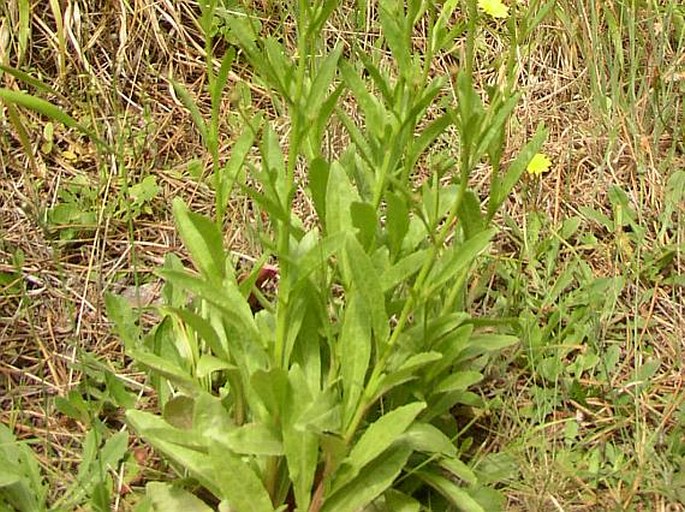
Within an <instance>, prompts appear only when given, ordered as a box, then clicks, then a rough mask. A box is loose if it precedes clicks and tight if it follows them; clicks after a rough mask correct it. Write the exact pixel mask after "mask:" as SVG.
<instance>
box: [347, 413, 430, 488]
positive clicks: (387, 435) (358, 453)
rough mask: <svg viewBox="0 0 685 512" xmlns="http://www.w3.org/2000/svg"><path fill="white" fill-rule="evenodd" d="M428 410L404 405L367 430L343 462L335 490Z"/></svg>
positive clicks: (381, 418) (382, 417)
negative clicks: (421, 413) (424, 410)
mask: <svg viewBox="0 0 685 512" xmlns="http://www.w3.org/2000/svg"><path fill="white" fill-rule="evenodd" d="M425 408H426V404H425V403H424V402H415V403H412V404H408V405H404V406H401V407H398V408H397V409H394V410H392V411H390V412H389V413H387V414H385V415H383V416H381V417H380V418H379V419H378V420H376V421H375V422H374V423H372V424H371V426H369V428H367V429H366V431H365V432H364V434H362V437H361V438H360V439H359V441H357V443H356V444H355V445H354V447H353V448H352V451H350V454H349V456H348V457H347V458H346V459H345V461H344V462H343V466H342V468H341V476H340V477H339V478H336V481H335V483H334V489H338V488H340V486H341V485H344V484H345V483H347V482H348V481H349V480H351V479H352V478H354V477H355V476H356V475H357V474H358V473H359V471H361V469H362V468H363V467H364V466H366V465H367V464H369V463H370V462H371V461H372V460H374V459H375V458H376V457H378V456H379V455H380V454H381V453H382V452H384V451H385V450H386V449H388V448H389V447H390V446H391V445H392V444H393V443H395V442H396V441H397V439H398V438H399V437H400V436H401V435H402V434H403V433H404V431H405V430H407V428H409V426H410V425H411V424H412V423H413V422H414V420H415V419H416V417H417V416H418V415H419V413H420V412H421V411H422V410H423V409H425Z"/></svg>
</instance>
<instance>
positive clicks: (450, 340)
mask: <svg viewBox="0 0 685 512" xmlns="http://www.w3.org/2000/svg"><path fill="white" fill-rule="evenodd" d="M440 327H443V328H442V329H440ZM449 327H450V324H447V325H445V326H439V327H438V328H436V329H435V330H434V331H433V332H432V333H431V334H432V336H431V337H433V336H434V337H435V338H439V339H440V341H439V343H435V344H434V346H433V349H434V350H436V351H438V352H440V353H441V354H442V359H441V360H440V361H436V363H435V364H433V365H431V366H430V367H429V368H428V370H427V372H426V376H425V380H426V382H431V381H434V380H435V379H438V378H439V376H440V375H441V373H442V372H444V371H445V370H447V369H449V368H452V367H453V366H454V364H455V363H456V362H457V361H458V359H459V357H460V355H461V354H462V352H463V351H464V350H466V349H467V348H468V347H470V346H471V333H472V332H473V325H471V324H464V325H459V326H458V327H456V328H453V330H447V329H449ZM445 331H446V332H445Z"/></svg>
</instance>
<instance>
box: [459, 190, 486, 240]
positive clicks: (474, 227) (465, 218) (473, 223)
mask: <svg viewBox="0 0 685 512" xmlns="http://www.w3.org/2000/svg"><path fill="white" fill-rule="evenodd" d="M457 213H458V214H459V220H460V221H461V223H462V227H463V229H464V235H465V238H466V239H467V240H468V239H469V238H472V237H474V236H475V235H477V234H478V233H480V232H481V231H483V229H485V223H484V222H483V216H482V214H481V211H480V201H479V200H478V197H476V194H474V192H473V190H471V189H468V190H467V191H466V193H465V194H464V198H463V199H462V201H461V203H460V204H459V210H458V212H457Z"/></svg>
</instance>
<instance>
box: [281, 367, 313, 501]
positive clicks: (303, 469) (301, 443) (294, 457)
mask: <svg viewBox="0 0 685 512" xmlns="http://www.w3.org/2000/svg"><path fill="white" fill-rule="evenodd" d="M288 380H289V382H290V389H289V391H290V394H291V396H290V400H289V407H288V410H287V411H286V418H285V420H284V424H283V429H282V431H283V447H284V450H285V457H286V461H287V463H288V475H289V478H290V480H291V481H292V482H293V488H294V491H295V501H296V503H297V507H298V509H300V510H307V509H309V504H310V501H311V497H312V487H313V486H314V479H315V476H316V468H317V464H318V462H319V440H318V436H317V435H316V434H315V433H313V432H311V431H309V430H301V429H298V428H296V421H297V417H298V416H299V415H300V412H301V411H303V410H304V408H305V407H306V404H308V403H311V401H312V397H311V394H310V392H309V386H308V383H307V379H306V377H305V375H304V372H303V371H302V370H301V369H300V367H299V366H297V365H295V366H293V367H292V368H291V369H290V371H289V372H288Z"/></svg>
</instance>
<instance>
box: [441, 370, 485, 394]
mask: <svg viewBox="0 0 685 512" xmlns="http://www.w3.org/2000/svg"><path fill="white" fill-rule="evenodd" d="M481 380H483V375H482V374H481V373H480V372H473V371H457V372H455V373H452V374H450V375H448V376H447V377H446V378H445V379H443V380H442V382H440V383H439V384H438V385H437V387H435V388H434V389H433V391H434V392H435V393H449V392H451V391H461V390H464V389H467V388H468V387H470V386H473V385H474V384H477V383H478V382H480V381H481Z"/></svg>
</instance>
